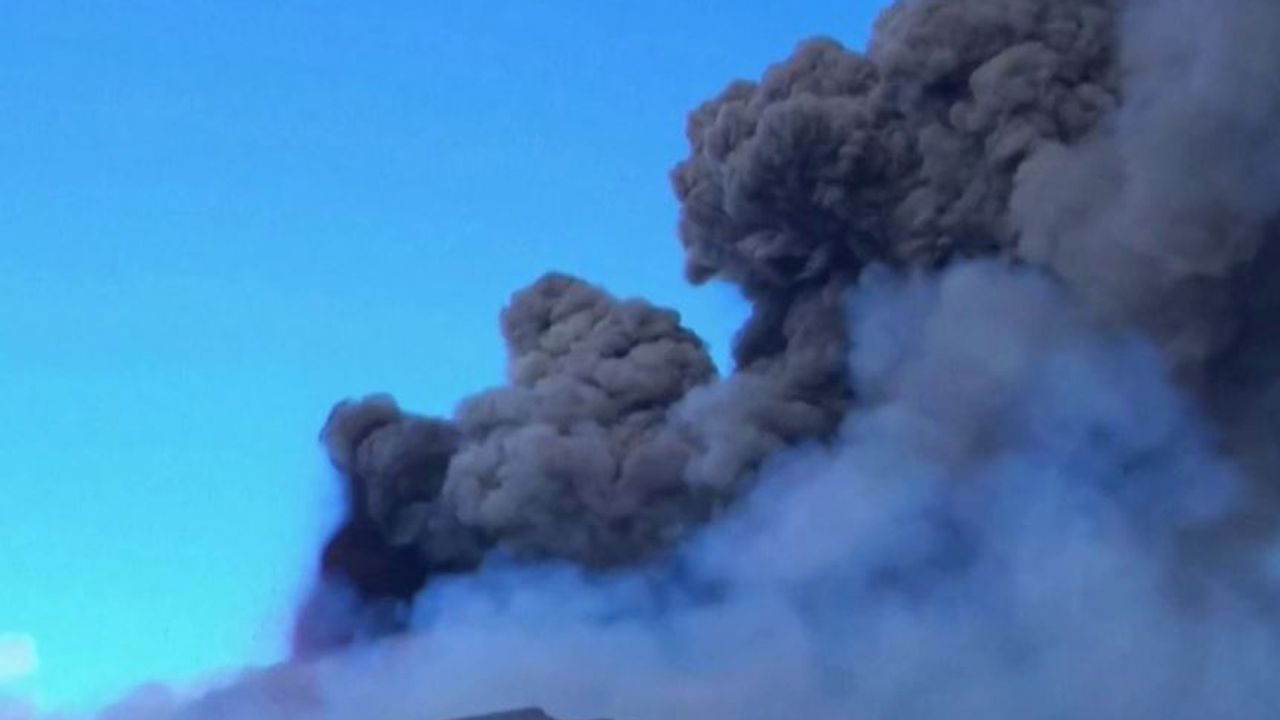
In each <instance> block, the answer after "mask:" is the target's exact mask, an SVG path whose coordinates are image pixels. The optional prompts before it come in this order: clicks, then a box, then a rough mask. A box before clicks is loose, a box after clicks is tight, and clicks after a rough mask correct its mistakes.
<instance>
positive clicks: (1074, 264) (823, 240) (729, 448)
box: [109, 0, 1280, 720]
mask: <svg viewBox="0 0 1280 720" xmlns="http://www.w3.org/2000/svg"><path fill="white" fill-rule="evenodd" d="M1276 128H1280V3H1276V2H1275V1H1274V0H1214V1H1213V2H1208V1H1207V0H1127V1H1122V0H899V1H898V2H897V3H895V4H894V5H893V6H892V7H891V8H890V9H889V10H888V11H886V12H885V13H884V15H883V16H882V17H881V19H880V20H879V21H878V23H877V26H876V29H875V33H874V36H873V38H872V40H871V42H870V44H869V47H868V50H867V52H866V53H865V54H860V53H857V52H853V51H850V50H848V49H845V48H843V47H841V46H840V45H839V44H838V43H836V42H834V41H831V40H812V41H809V42H806V43H804V44H802V45H801V46H800V47H799V48H798V49H797V50H796V52H795V54H794V55H793V56H792V57H791V58H790V59H788V60H786V61H785V62H783V63H781V64H779V65H777V66H775V67H774V68H772V69H770V70H769V71H768V72H767V73H766V74H765V77H764V78H763V79H762V80H761V81H760V82H758V83H751V82H737V83H734V84H732V85H730V86H729V87H728V88H727V89H726V90H725V91H724V92H723V93H721V94H720V95H719V96H718V97H716V98H715V99H713V100H712V101H710V102H708V103H706V104H705V105H703V106H702V107H700V108H698V109H696V110H695V111H694V112H693V113H692V115H691V117H690V119H689V124H688V128H687V133H688V137H689V143H690V154H689V157H688V158H687V159H686V160H684V161H683V162H681V163H680V164H679V165H678V166H677V167H676V169H675V170H674V172H673V184H674V188H675V192H676V195H677V196H678V198H679V200H680V202H681V217H680V225H679V233H680V240H681V241H682V243H683V245H684V247H685V249H686V253H687V268H686V270H687V274H688V275H689V277H690V278H691V279H692V280H693V281H695V282H701V281H705V280H710V279H719V280H725V281H729V282H732V283H734V284H736V285H737V286H739V287H740V288H741V290H742V293H743V295H744V296H745V297H746V298H747V299H748V300H749V301H750V303H751V304H752V315H751V318H750V320H749V321H748V323H747V324H746V326H745V327H744V328H743V329H742V330H741V332H740V333H739V335H738V337H737V339H736V343H735V358H736V363H737V366H736V367H735V368H734V369H733V371H732V372H731V373H730V374H728V376H727V377H724V378H717V377H716V375H715V371H714V368H713V366H712V364H711V362H710V361H709V359H708V357H707V354H706V352H705V349H704V348H703V345H702V343H701V342H700V341H699V340H698V338H697V337H696V336H695V335H693V334H692V333H691V332H690V331H689V330H687V329H685V328H683V327H682V326H681V325H680V322H679V318H678V316H677V315H675V314H674V313H672V312H670V311H666V310H661V309H658V308H655V307H653V306H651V305H649V304H647V303H645V302H644V301H642V300H621V301H620V300H617V299H614V298H612V297H611V296H609V295H608V294H607V293H606V292H604V291H603V290H600V289H598V288H595V287H593V286H591V285H589V284H587V283H584V282H582V281H579V280H576V279H573V278H569V277H565V276H561V275H551V276H547V277H545V278H543V279H541V280H539V281H537V282H536V283H535V284H534V285H532V286H531V287H530V288H528V289H526V290H523V291H521V292H519V293H517V294H516V295H515V296H514V297H513V298H512V300H511V303H510V305H509V306H508V307H507V309H506V310H505V312H504V313H503V316H502V330H503V334H504V337H505V338H506V340H507V346H508V349H509V354H510V358H509V361H510V362H509V379H508V383H507V384H506V385H505V386H503V387H499V388H496V389H493V390H489V391H487V392H484V393H481V394H479V395H476V396H473V397H471V398H468V399H466V400H464V401H463V402H462V403H461V404H460V405H459V408H458V410H457V412H456V415H455V417H453V418H450V419H443V418H441V419H429V418H423V417H418V416H415V415H413V414H411V413H407V412H405V411H403V410H401V409H400V408H398V407H397V406H396V404H395V402H394V401H393V400H391V399H390V398H387V397H371V398H366V399H364V400H360V401H353V402H347V403H343V404H340V405H339V406H338V407H337V408H335V410H334V412H333V415H332V416H331V417H330V419H329V422H328V423H327V424H326V426H325V431H324V441H325V443H326V446H327V448H328V451H329V454H330V457H331V458H332V460H333V464H334V466H335V468H336V469H337V471H338V472H339V474H340V475H341V476H342V477H343V479H344V481H345V482H346V487H347V491H348V503H347V516H346V518H345V520H344V523H343V524H342V526H341V527H340V528H339V529H338V530H337V532H336V533H335V534H334V536H333V537H332V538H331V540H330V542H329V545H328V546H327V547H326V549H325V551H324V553H323V556H322V559H321V563H320V564H321V569H320V575H321V577H320V579H319V580H318V583H317V587H316V590H315V591H314V592H313V594H312V596H311V597H310V598H309V600H308V601H307V603H306V605H305V606H304V609H303V610H302V611H301V612H300V614H299V623H298V632H297V642H296V647H297V650H298V653H299V654H300V655H303V656H308V655H311V654H314V653H319V652H320V651H324V650H330V649H334V648H338V647H341V646H348V645H353V644H354V647H350V648H348V649H347V650H346V651H345V652H341V653H334V654H328V655H324V656H323V657H321V658H320V659H318V660H314V661H311V662H307V663H302V662H298V663H296V664H293V665H288V666H285V667H284V668H283V669H276V670H272V671H268V672H266V673H257V674H253V675H251V676H250V677H248V678H246V679H245V680H244V681H242V682H241V683H240V684H237V685H233V686H232V687H230V688H228V689H226V690H223V691H220V692H218V693H214V694H210V695H206V696H203V697H201V698H198V699H195V700H194V701H182V700H177V699H174V698H173V697H172V696H169V695H165V694H164V693H160V694H159V695H157V694H150V695H144V696H142V697H140V698H135V699H133V700H132V701H130V703H127V704H125V705H123V706H122V707H121V708H117V709H116V711H115V712H116V713H118V715H109V717H122V718H128V719H130V720H132V719H133V718H157V719H159V718H205V717H219V718H222V717H232V718H234V717H254V718H276V717H280V718H284V717H291V718H292V717H304V718H321V717H323V718H342V719H345V718H370V717H377V718H384V719H385V720H399V719H400V718H404V719H405V720H409V719H410V718H424V717H426V718H431V717H447V716H449V715H450V714H462V713H465V712H476V711H483V710H489V709H494V708H497V707H502V706H508V705H509V706H524V705H529V704H531V703H537V704H541V705H543V706H544V707H546V708H547V709H548V710H550V711H553V712H554V713H556V714H557V715H564V716H578V717H589V716H600V715H612V716H614V717H617V718H619V720H625V719H636V720H639V719H641V718H690V719H692V718H729V717H733V718H746V719H748V720H750V719H755V718H758V719H759V720H773V719H775V718H790V717H859V718H921V719H943V718H970V717H1019V718H1024V717H1025V718H1086V717H1087V718H1116V719H1120V718H1142V719H1146V718H1153V719H1154V718H1161V719H1162V720H1163V719H1165V718H1186V719H1188V720H1191V719H1192V718H1206V717H1213V718H1227V719H1229V720H1235V719H1237V718H1240V719H1246V720H1247V719H1252V718H1272V717H1276V716H1277V714H1280V691H1277V690H1276V684H1275V682H1274V678H1275V677H1276V676H1277V674H1278V673H1280V621H1278V620H1277V619H1276V618H1277V617H1278V616H1277V614H1276V613H1277V612H1278V611H1280V540H1278V538H1277V534H1276V533H1277V508H1280V501H1278V500H1277V496H1280V472H1278V468H1280V380H1278V379H1280V332H1276V330H1277V329H1278V328H1277V326H1276V324H1275V323H1276V321H1275V320H1274V318H1276V317H1278V316H1277V315H1276V312H1280V289H1276V288H1273V287H1271V285H1270V283H1269V280H1270V276H1271V275H1272V271H1273V268H1277V269H1280V268H1278V264H1280V242H1278V241H1277V237H1278V235H1280V131H1278V130H1277V129H1276ZM1278 287H1280V286H1278ZM397 631H408V632H403V633H398V632H397ZM387 634H391V635H394V637H393V638H392V639H389V640H385V641H384V642H382V643H369V644H366V643H361V642H359V641H360V640H361V639H363V638H366V637H369V636H376V635H387Z"/></svg>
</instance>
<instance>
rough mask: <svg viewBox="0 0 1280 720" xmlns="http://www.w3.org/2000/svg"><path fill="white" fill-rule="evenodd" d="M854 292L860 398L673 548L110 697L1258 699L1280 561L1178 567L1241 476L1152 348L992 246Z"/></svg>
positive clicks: (1004, 713)
mask: <svg viewBox="0 0 1280 720" xmlns="http://www.w3.org/2000/svg"><path fill="white" fill-rule="evenodd" d="M850 307H851V308H853V311H852V313H851V321H850V335H851V337H852V339H853V347H854V348H855V350H854V352H853V355H852V358H851V360H850V361H849V364H848V367H849V368H850V371H851V375H850V377H851V385H852V387H853V388H854V390H855V391H856V393H857V396H858V397H859V398H860V402H859V404H858V406H857V408H856V409H855V410H853V411H852V412H850V413H849V414H848V415H847V417H846V418H845V419H844V421H843V422H842V423H841V426H840V428H839V430H838V432H837V434H836V436H835V437H834V438H833V440H832V441H831V442H829V443H813V444H808V445H802V446H800V447H797V448H793V449H790V450H787V451H784V452H782V453H779V454H777V455H775V456H774V457H773V458H772V459H771V460H770V461H769V462H768V463H766V465H765V466H764V468H763V469H762V472H761V473H760V477H759V483H758V485H757V486H756V488H755V490H754V492H753V493H752V494H751V495H750V496H749V497H747V498H745V499H744V500H743V501H742V502H740V503H739V504H738V505H737V506H736V508H735V509H734V510H733V511H732V512H731V513H729V514H727V515H726V516H725V517H723V518H722V519H721V521H720V522H718V523H716V524H713V525H711V526H709V528H708V529H707V530H705V531H704V532H703V533H701V534H700V535H699V536H698V537H697V538H696V539H695V540H694V541H692V542H690V543H687V544H686V545H685V546H684V547H683V549H681V550H680V551H679V552H678V553H677V554H676V555H675V557H673V558H671V559H670V560H669V561H667V562H663V563H658V564H655V565H651V566H648V567H646V568H645V569H643V570H640V571H626V572H617V573H609V574H603V575H602V574H598V573H586V572H584V571H583V570H581V569H579V568H576V567H574V566H573V565H570V564H562V565H545V564H544V565H539V566H530V565H527V564H517V565H512V564H510V563H490V564H488V565H487V566H486V567H485V568H484V569H483V570H482V571H481V572H479V573H475V574H469V575H466V576H460V577H457V578H454V579H449V580H444V581H441V582H438V583H436V584H434V585H433V586H431V587H430V588H429V589H428V591H427V592H426V593H424V594H423V595H422V596H421V597H420V598H419V602H418V605H417V608H416V612H415V616H414V622H415V624H416V625H417V626H418V627H419V628H420V634H411V635H407V636H403V638H404V639H402V640H398V641H393V642H389V643H384V644H380V645H373V646H366V647H365V648H363V649H360V650H358V651H349V652H347V653H345V654H339V655H334V656H329V657H327V658H325V659H323V660H321V661H319V662H317V663H313V664H310V665H296V666H286V667H282V668H279V669H273V670H269V671H266V672H261V673H255V674H252V675H251V676H249V677H247V678H246V679H244V680H243V681H241V682H240V683H239V684H237V685H234V686H232V687H231V688H230V689H229V690H226V691H222V692H218V693H213V694H209V695H206V696H204V697H202V698H199V699H196V700H195V701H187V702H183V701H179V700H176V699H174V698H172V697H171V696H168V695H165V694H164V693H160V692H152V693H149V694H148V693H144V694H142V695H140V696H139V697H138V698H135V699H134V700H132V701H130V703H126V704H125V705H124V706H122V708H119V709H116V710H114V711H111V712H110V713H108V714H106V715H105V716H104V717H106V718H112V720H115V719H116V718H122V719H124V720H139V719H143V718H145V720H169V719H171V718H182V719H183V720H188V719H200V720H203V719H204V718H220V719H221V718H232V719H234V718H246V720H247V719H248V718H254V719H255V720H273V719H275V718H330V719H333V720H346V719H348V718H350V719H351V720H356V719H357V718H369V717H376V718H380V719H385V720H418V719H420V718H447V717H450V716H454V715H461V714H465V713H467V712H474V711H479V710H483V709H486V708H494V707H503V706H517V705H527V704H529V703H536V704H539V705H541V706H543V707H545V708H546V709H547V710H549V711H551V712H552V713H553V714H555V715H556V716H557V717H563V718H574V717H579V718H585V717H599V716H610V717H614V718H633V719H635V720H643V719H646V718H653V719H655V720H656V719H659V718H661V719H665V720H670V719H681V718H688V719H690V720H694V719H700V718H743V719H745V720H755V719H759V720H775V719H777V718H792V717H856V718H885V719H886V720H887V719H889V718H893V719H895V720H897V719H900V718H908V719H910V718H920V719H922V720H946V719H949V718H955V719H956V720H959V719H961V718H973V717H1017V718H1033V719H1038V718H1046V719H1049V718H1054V719H1056V718H1070V719H1074V718H1090V719H1093V718H1114V719H1115V720H1122V719H1130V718H1144V719H1145V718H1152V719H1155V718H1159V719H1160V720H1179V719H1186V720H1199V719H1201V718H1206V717H1213V718H1229V719H1231V720H1237V719H1242V720H1251V719H1253V718H1258V719H1259V720H1261V719H1262V718H1270V717H1274V715H1275V711H1276V709H1277V708H1280V689H1277V686H1276V684H1275V683H1274V676H1275V671H1276V670H1277V669H1278V668H1280V625H1278V624H1277V622H1276V620H1275V615H1274V610H1275V601H1276V599H1277V597H1280V566H1277V565H1278V564H1276V563H1274V562H1273V563H1272V566H1271V567H1270V568H1268V567H1267V566H1266V565H1258V566H1253V567H1252V568H1251V577H1253V578H1254V579H1255V580H1256V583H1257V584H1255V585H1253V586H1251V587H1247V588H1244V587H1240V586H1238V585H1236V584H1235V578H1234V576H1233V575H1231V574H1229V573H1224V572H1221V571H1220V568H1218V567H1215V566H1208V565H1203V564H1200V563H1198V562H1197V561H1196V559H1195V558H1196V554H1195V549H1196V543H1197V538H1198V537H1199V535H1200V534H1201V533H1202V532H1204V531H1205V530H1206V529H1207V528H1210V527H1212V526H1213V525H1214V524H1215V523H1216V522H1218V521H1220V519H1221V518H1223V517H1225V516H1227V515H1229V514H1230V513H1232V512H1233V511H1234V508H1235V505H1236V504H1237V503H1239V502H1241V501H1242V495H1241V493H1240V490H1241V486H1240V484H1239V483H1238V482H1237V479H1236V476H1235V472H1234V470H1233V468H1232V467H1231V465H1230V463H1228V462H1226V461H1224V460H1223V459H1222V458H1221V457H1219V456H1218V454H1217V453H1216V452H1215V451H1214V449H1213V447H1212V438H1211V435H1210V433H1208V432H1207V426H1206V425H1205V424H1204V420H1203V419H1202V417H1201V416H1200V415H1199V414H1198V413H1197V412H1196V411H1195V408H1194V406H1193V404H1192V403H1191V402H1190V401H1189V400H1188V398H1187V397H1186V395H1185V394H1183V393H1181V392H1179V391H1178V390H1177V389H1176V388H1175V387H1174V386H1173V384H1172V383H1171V382H1170V381H1169V379H1168V377H1169V371H1168V368H1167V363H1166V362H1165V361H1164V360H1163V358H1162V356H1161V354H1160V352H1159V351H1158V350H1157V349H1156V348H1155V347H1154V346H1153V345H1151V344H1149V343H1147V342H1145V341H1144V340H1142V339H1141V338H1139V337H1137V336H1135V335H1133V334H1129V333H1125V332H1120V331H1116V330H1112V329H1108V328H1105V327H1100V326H1099V325H1097V324H1096V323H1095V322H1094V321H1092V320H1089V319H1087V318H1086V317H1084V316H1083V315H1082V314H1081V313H1080V312H1077V311H1076V310H1075V309H1074V307H1073V305H1072V304H1071V303H1069V302H1067V301H1066V299H1065V296H1064V294H1063V292H1062V290H1061V289H1060V288H1058V287H1056V286H1055V285H1054V284H1053V283H1051V282H1049V281H1047V280H1045V279H1044V278H1043V277H1042V276H1041V275H1039V274H1037V273H1035V272H1032V271H1029V270H1020V269H1014V268H1010V267H1008V266H1007V265H1005V264H997V263H987V264H963V265H960V266H957V267H954V268H952V269H950V270H948V271H946V272H943V273H941V274H940V275H922V276H916V277H912V278H906V277H902V276H901V275H898V274H895V273H892V272H888V271H884V272H879V271H878V272H876V273H874V274H873V275H872V276H871V277H868V278H866V279H865V281H864V283H863V284H862V287H861V289H859V290H858V291H857V293H856V294H855V295H854V296H853V297H852V298H851V299H850Z"/></svg>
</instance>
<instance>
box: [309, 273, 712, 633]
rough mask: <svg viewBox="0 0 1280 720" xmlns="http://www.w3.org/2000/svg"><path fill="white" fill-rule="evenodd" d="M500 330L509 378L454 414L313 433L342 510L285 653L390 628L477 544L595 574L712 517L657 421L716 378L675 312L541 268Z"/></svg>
mask: <svg viewBox="0 0 1280 720" xmlns="http://www.w3.org/2000/svg"><path fill="white" fill-rule="evenodd" d="M502 332H503V336H504V338H505V339H506V342H507V348H508V352H509V354H510V358H509V375H510V383H509V384H508V385H506V386H503V387H499V388H495V389H492V390H489V391H487V392H484V393H480V394H478V395H475V396H473V397H470V398H468V399H466V400H465V401H463V402H462V403H461V404H460V405H459V408H458V412H457V417H456V419H455V420H454V421H446V420H438V419H430V418H423V417H418V416H414V415H410V414H407V413H405V412H403V411H401V410H400V409H399V408H398V407H397V406H396V404H395V402H394V401H393V400H392V399H390V398H388V397H385V396H375V397H370V398H366V399H364V400H361V401H355V402H352V401H348V402H343V403H340V404H339V405H338V406H337V407H335V408H334V410H333V413H332V414H331V416H330V417H329V420H328V422H327V423H326V424H325V429H324V432H323V439H324V442H325V445H326V447H327V448H328V451H329V457H330V459H331V461H332V462H333V465H334V468H335V469H336V470H337V471H338V472H339V474H340V475H341V476H342V477H343V479H344V481H345V483H346V486H347V487H346V489H347V498H348V499H347V515H346V519H345V520H344V522H343V524H342V525H341V527H339V529H338V530H337V531H336V532H335V534H334V535H333V537H332V538H331V539H330V540H329V543H328V545H327V547H326V548H325V551H324V553H323V555H322V560H321V568H320V575H321V580H320V583H319V585H318V586H317V588H316V589H315V590H314V591H313V593H312V595H311V597H310V598H309V599H308V600H307V602H306V603H305V605H304V607H303V609H302V611H301V612H300V615H299V619H298V624H297V628H296V630H295V640H294V647H295V651H296V652H298V653H300V654H304V655H306V654H312V653H315V652H320V651H323V650H327V649H331V648H334V647H339V646H341V645H344V644H347V643H349V642H352V641H354V640H357V639H359V638H360V637H362V636H368V635H379V634H384V633H386V632H394V631H396V630H398V629H400V628H401V627H402V626H403V622H404V609H405V606H406V604H407V601H409V600H410V599H411V598H412V597H413V596H414V595H415V594H416V593H417V591H418V590H420V589H421V588H422V587H423V585H424V584H426V583H427V582H428V581H429V580H430V579H431V578H432V577H438V576H441V575H447V574H454V573H459V572H467V571H471V570H474V569H475V568H477V567H478V566H479V564H480V561H481V560H482V559H483V557H484V556H485V554H486V553H488V552H491V551H501V552H503V553H505V554H507V555H509V556H512V557H514V558H516V559H519V560H525V561H532V560H543V559H567V560H572V561H574V562H577V563H581V564H583V565H585V566H587V567H593V568H605V567H611V566H615V565H618V564H623V563H630V562H636V561H640V560H643V559H646V558H649V557H652V556H653V554H654V553H656V552H658V551H661V550H663V549H664V548H667V547H670V546H672V545H673V544H674V543H676V542H677V541H678V540H679V539H680V538H682V537H683V536H684V535H685V534H686V533H687V532H688V531H689V530H690V529H692V528H694V527H697V526H699V525H701V524H702V523H703V522H704V521H705V520H706V519H707V518H708V517H709V516H710V513H711V510H712V507H713V500H714V497H713V493H712V492H710V491H708V490H705V489H700V488H696V487H694V486H692V485H690V484H688V483H686V482H684V469H685V464H686V462H687V461H688V458H689V457H690V456H691V455H692V454H693V453H694V452H695V449H694V448H693V447H691V446H690V444H689V442H688V441H687V440H686V439H685V438H682V437H681V436H680V435H679V434H677V433H675V432H672V431H671V430H670V429H669V427H668V424H669V423H668V417H669V415H670V411H671V408H672V406H673V405H674V404H675V403H676V402H677V401H679V400H680V399H681V398H683V397H684V396H685V395H686V393H688V392H689V390H690V389H692V388H694V387H696V386H698V385H701V384H705V383H708V382H710V381H711V380H712V379H713V378H714V372H715V370H714V367H713V365H712V363H711V361H710V359H709V357H708V355H707V353H706V349H705V348H704V347H703V344H702V341H701V340H699V339H698V338H697V337H696V336H695V335H693V334H692V333H691V332H689V331H688V330H686V329H684V328H683V327H681V326H680V323H679V317H678V316H677V315H676V314H675V313H673V312H670V311H666V310H661V309H658V308H655V307H653V306H652V305H650V304H648V303H646V302H643V301H641V300H626V301H619V300H616V299H614V298H612V297H610V296H609V295H608V294H606V293H604V292H603V291H601V290H599V289H597V288H595V287H592V286H590V285H587V284H586V283H583V282H581V281H579V280H576V279H574V278H571V277H568V276H565V275H557V274H552V275H547V276H546V277H543V278H542V279H540V280H539V281H538V282H536V283H534V284H533V285H532V286H530V287H529V288H527V289H525V290H523V291H521V292H519V293H517V294H516V295H515V296H514V297H513V298H512V300H511V303H510V304H509V305H508V307H507V308H506V309H505V310H504V311H503V314H502Z"/></svg>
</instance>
